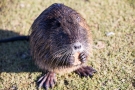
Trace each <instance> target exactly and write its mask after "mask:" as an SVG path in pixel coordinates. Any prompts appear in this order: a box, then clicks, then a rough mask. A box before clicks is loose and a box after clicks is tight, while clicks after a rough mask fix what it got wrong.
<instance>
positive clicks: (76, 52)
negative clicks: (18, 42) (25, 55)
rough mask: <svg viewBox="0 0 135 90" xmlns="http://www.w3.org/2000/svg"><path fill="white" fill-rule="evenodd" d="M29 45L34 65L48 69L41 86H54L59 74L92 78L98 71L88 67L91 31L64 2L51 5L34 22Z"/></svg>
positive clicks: (46, 87) (41, 79)
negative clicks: (72, 74)
mask: <svg viewBox="0 0 135 90" xmlns="http://www.w3.org/2000/svg"><path fill="white" fill-rule="evenodd" d="M30 48H31V53H32V57H33V60H34V62H35V64H36V65H37V66H38V67H39V68H40V69H42V71H44V72H45V71H47V74H46V75H44V76H43V77H41V78H40V79H39V80H38V83H39V87H44V88H45V89H48V88H49V87H52V86H54V84H55V82H56V78H55V74H57V73H59V74H64V73H69V72H72V71H74V72H75V73H77V74H79V75H80V76H90V77H91V76H93V73H94V72H96V70H94V69H93V68H92V67H89V66H86V62H87V57H88V56H89V55H91V52H92V35H91V31H90V29H89V27H88V25H87V24H86V21H85V20H84V19H83V18H82V16H81V15H80V14H79V13H77V12H76V11H75V10H73V9H71V8H70V7H68V6H65V5H63V4H57V3H55V4H52V5H51V6H49V7H48V8H47V9H45V10H44V11H43V12H42V13H41V14H40V15H39V16H38V17H37V19H36V20H35V21H34V23H33V24H32V26H31V34H30Z"/></svg>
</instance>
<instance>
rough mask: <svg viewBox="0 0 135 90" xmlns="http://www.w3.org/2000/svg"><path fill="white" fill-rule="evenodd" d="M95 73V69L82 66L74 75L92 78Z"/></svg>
mask: <svg viewBox="0 0 135 90" xmlns="http://www.w3.org/2000/svg"><path fill="white" fill-rule="evenodd" d="M96 72H97V71H96V70H95V69H93V68H92V67H90V66H84V67H81V68H79V69H77V70H75V73H76V74H78V75H79V76H80V77H88V76H89V77H91V78H92V77H93V74H94V73H96Z"/></svg>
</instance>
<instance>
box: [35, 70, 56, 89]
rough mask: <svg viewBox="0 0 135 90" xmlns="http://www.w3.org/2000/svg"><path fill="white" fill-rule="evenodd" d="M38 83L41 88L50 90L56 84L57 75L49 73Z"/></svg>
mask: <svg viewBox="0 0 135 90" xmlns="http://www.w3.org/2000/svg"><path fill="white" fill-rule="evenodd" d="M37 83H38V86H39V88H41V87H43V88H45V90H48V88H52V87H53V86H54V85H55V83H56V79H55V73H53V72H48V73H47V74H46V75H44V76H42V77H41V78H39V80H38V82H37Z"/></svg>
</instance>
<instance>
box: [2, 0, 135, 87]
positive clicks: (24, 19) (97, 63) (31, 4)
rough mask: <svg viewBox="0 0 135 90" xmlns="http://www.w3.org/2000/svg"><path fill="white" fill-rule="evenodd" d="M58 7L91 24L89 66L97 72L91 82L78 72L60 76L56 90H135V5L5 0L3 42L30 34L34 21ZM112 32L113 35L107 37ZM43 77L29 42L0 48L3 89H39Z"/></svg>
mask: <svg viewBox="0 0 135 90" xmlns="http://www.w3.org/2000/svg"><path fill="white" fill-rule="evenodd" d="M55 2H58V3H64V4H65V5H67V6H70V7H72V8H73V9H75V10H77V11H78V12H79V13H80V14H81V15H82V16H83V17H84V18H85V19H86V21H87V22H88V24H89V26H90V27H91V30H92V33H93V40H94V47H95V48H94V49H93V57H91V58H89V62H88V64H89V65H91V66H93V67H94V68H95V69H96V70H97V71H98V73H97V74H95V76H94V77H93V78H92V79H90V78H79V76H78V75H76V74H74V73H70V74H66V75H64V76H59V75H57V77H58V80H57V84H56V86H55V87H54V88H53V90H133V89H135V4H134V3H135V1H134V0H102V1H101V0H77V1H76V0H44V1H43V0H2V1H0V39H2V38H7V37H12V36H17V35H28V34H29V32H28V31H29V28H30V26H31V24H32V23H33V21H34V19H35V18H36V17H37V16H38V15H39V14H40V13H41V12H42V11H43V10H44V9H45V8H47V7H48V6H50V5H51V4H52V3H55ZM108 32H113V33H115V35H112V36H107V35H106V33H108ZM40 75H41V71H40V70H39V69H38V68H37V67H36V66H35V65H34V64H33V62H32V59H31V57H30V56H29V43H28V42H25V41H24V42H23V41H19V42H11V43H4V44H0V90H36V89H37V87H36V83H35V81H36V79H37V77H38V76H40Z"/></svg>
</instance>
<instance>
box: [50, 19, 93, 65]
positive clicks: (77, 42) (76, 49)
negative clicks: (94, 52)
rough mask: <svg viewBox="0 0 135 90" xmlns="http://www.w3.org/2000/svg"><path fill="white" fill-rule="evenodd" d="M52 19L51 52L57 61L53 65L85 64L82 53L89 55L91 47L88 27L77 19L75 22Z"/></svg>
mask: <svg viewBox="0 0 135 90" xmlns="http://www.w3.org/2000/svg"><path fill="white" fill-rule="evenodd" d="M51 20H52V24H53V25H51V26H53V27H51V29H50V30H51V32H50V45H51V46H50V52H51V54H52V58H51V59H52V60H53V61H52V62H55V64H54V65H52V66H54V67H56V66H72V65H80V64H83V63H84V62H83V61H81V60H80V59H79V57H80V54H81V53H85V56H87V55H88V54H89V53H90V52H89V49H91V46H90V45H91V42H89V39H88V38H90V37H89V36H88V30H87V27H86V26H85V25H83V24H82V23H81V22H80V23H78V22H76V21H75V20H74V22H72V21H71V20H69V21H64V20H62V21H60V20H56V19H51ZM70 21H71V22H70ZM77 53H78V54H77ZM56 63H57V64H56Z"/></svg>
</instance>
